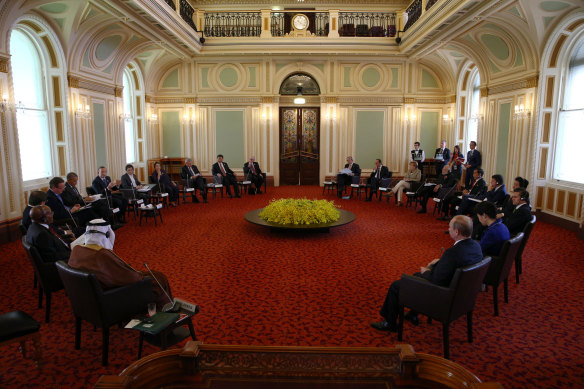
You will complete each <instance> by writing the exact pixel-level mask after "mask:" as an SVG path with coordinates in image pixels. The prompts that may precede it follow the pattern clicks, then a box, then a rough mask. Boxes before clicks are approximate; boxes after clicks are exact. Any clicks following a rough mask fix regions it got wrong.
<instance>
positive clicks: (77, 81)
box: [67, 74, 122, 97]
mask: <svg viewBox="0 0 584 389" xmlns="http://www.w3.org/2000/svg"><path fill="white" fill-rule="evenodd" d="M67 82H68V84H69V88H77V89H85V90H90V91H93V92H99V93H104V94H107V95H114V96H116V97H122V95H121V92H120V95H119V96H118V95H117V91H116V89H117V88H119V87H116V86H115V85H111V84H102V83H99V82H95V81H93V80H87V79H83V78H81V77H78V76H73V75H71V74H67ZM120 89H121V88H120Z"/></svg>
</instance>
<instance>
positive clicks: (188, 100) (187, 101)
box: [185, 97, 197, 104]
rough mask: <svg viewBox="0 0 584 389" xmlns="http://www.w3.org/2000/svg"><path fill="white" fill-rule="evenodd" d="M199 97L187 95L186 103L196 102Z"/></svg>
mask: <svg viewBox="0 0 584 389" xmlns="http://www.w3.org/2000/svg"><path fill="white" fill-rule="evenodd" d="M196 103H197V98H196V97H185V104H196Z"/></svg>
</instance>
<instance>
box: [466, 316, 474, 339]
mask: <svg viewBox="0 0 584 389" xmlns="http://www.w3.org/2000/svg"><path fill="white" fill-rule="evenodd" d="M466 335H467V338H468V343H472V341H473V339H472V311H470V312H467V313H466Z"/></svg>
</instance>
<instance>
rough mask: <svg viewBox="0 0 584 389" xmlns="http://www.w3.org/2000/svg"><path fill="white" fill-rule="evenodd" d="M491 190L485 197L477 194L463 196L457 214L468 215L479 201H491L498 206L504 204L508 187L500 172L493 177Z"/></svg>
mask: <svg viewBox="0 0 584 389" xmlns="http://www.w3.org/2000/svg"><path fill="white" fill-rule="evenodd" d="M488 189H489V190H488V191H487V193H485V196H484V197H475V196H465V197H463V198H462V201H461V202H460V205H459V206H458V211H457V212H456V214H457V215H468V214H471V213H472V211H473V209H474V207H475V206H476V205H477V204H478V203H479V201H477V200H480V201H489V202H491V203H493V204H495V207H498V206H500V205H502V204H503V201H504V200H505V197H506V196H507V188H505V184H504V183H503V176H502V175H500V174H495V175H494V176H492V177H491V185H490V186H489V188H488Z"/></svg>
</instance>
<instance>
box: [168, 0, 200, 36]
mask: <svg viewBox="0 0 584 389" xmlns="http://www.w3.org/2000/svg"><path fill="white" fill-rule="evenodd" d="M166 1H172V0H166ZM193 13H195V10H194V9H193V7H191V5H190V4H189V2H188V1H187V0H180V17H181V18H182V19H183V20H184V21H185V22H187V24H188V25H189V26H191V27H192V28H193V30H196V29H197V26H195V23H194V22H193Z"/></svg>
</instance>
